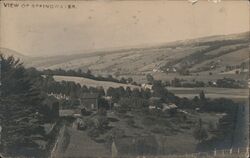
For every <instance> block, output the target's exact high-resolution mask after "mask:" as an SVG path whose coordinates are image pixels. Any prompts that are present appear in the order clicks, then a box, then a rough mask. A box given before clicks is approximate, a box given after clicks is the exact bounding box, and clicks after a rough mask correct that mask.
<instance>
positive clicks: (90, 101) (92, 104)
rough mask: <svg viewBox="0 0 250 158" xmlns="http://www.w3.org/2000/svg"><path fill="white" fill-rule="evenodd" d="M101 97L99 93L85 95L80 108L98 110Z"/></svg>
mask: <svg viewBox="0 0 250 158" xmlns="http://www.w3.org/2000/svg"><path fill="white" fill-rule="evenodd" d="M99 99H100V97H99V95H98V94H97V93H84V94H83V95H82V97H81V98H80V107H82V108H85V109H86V110H98V108H99Z"/></svg>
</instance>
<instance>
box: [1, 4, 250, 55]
mask: <svg viewBox="0 0 250 158" xmlns="http://www.w3.org/2000/svg"><path fill="white" fill-rule="evenodd" d="M0 3H1V8H0V9H1V11H0V13H1V14H0V20H1V25H0V35H1V36H0V37H1V38H0V46H1V47H4V48H9V49H13V50H15V51H17V52H19V53H22V54H24V55H29V56H51V55H60V54H71V53H88V52H91V51H93V50H101V49H109V48H125V47H130V46H147V45H154V44H159V43H167V42H171V41H177V40H185V39H193V38H197V37H204V36H212V35H226V34H234V33H241V32H246V31H249V4H248V2H247V1H225V0H224V1H222V2H220V3H212V2H207V1H199V2H198V3H196V4H195V5H192V4H191V3H189V2H187V1H166V0H165V1H161V0H159V1H107V0H106V1H81V2H80V1H78V2H72V1H71V2H66V1H61V2H57V1H52V2H41V1H38V2H31V1H23V2H15V1H12V2H11V3H18V4H19V5H20V6H21V5H22V4H29V5H30V6H31V5H32V4H35V5H36V4H51V5H58V4H61V5H63V6H67V5H68V4H71V5H72V4H74V5H75V6H76V8H75V9H65V8H63V9H62V8H57V9H47V8H32V7H25V8H22V7H20V6H19V7H17V8H10V7H4V4H3V3H6V2H2V1H1V2H0ZM5 5H6V4H5Z"/></svg>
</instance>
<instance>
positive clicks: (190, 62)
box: [25, 33, 249, 82]
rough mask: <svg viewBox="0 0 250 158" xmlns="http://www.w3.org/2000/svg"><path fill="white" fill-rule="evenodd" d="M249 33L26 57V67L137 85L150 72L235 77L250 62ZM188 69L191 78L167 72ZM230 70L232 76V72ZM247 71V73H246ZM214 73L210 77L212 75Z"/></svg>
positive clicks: (202, 77)
mask: <svg viewBox="0 0 250 158" xmlns="http://www.w3.org/2000/svg"><path fill="white" fill-rule="evenodd" d="M248 47H249V33H242V34H233V35H223V36H212V37H204V38H199V39H191V40H183V41H176V42H172V43H167V44H159V45H154V46H140V47H131V48H123V49H117V50H103V51H96V52H89V53H88V52H82V54H81V53H80V52H79V53H80V54H72V55H61V56H52V57H49V58H46V57H40V58H38V57H37V58H29V59H27V58H25V59H26V60H25V65H26V66H28V67H31V66H32V67H36V68H38V69H58V68H61V69H66V70H69V69H82V70H87V69H90V70H91V71H92V72H94V73H95V74H99V75H107V74H113V75H115V76H116V77H123V76H126V77H128V76H130V77H133V78H134V80H136V81H137V82H143V81H145V75H146V74H148V73H150V74H153V76H154V77H155V78H157V79H162V80H165V79H166V80H170V79H173V78H175V77H179V78H185V79H190V80H193V79H194V78H196V79H198V80H207V79H208V78H209V79H217V78H223V77H232V78H237V79H240V78H242V77H244V76H241V75H235V71H234V68H231V69H230V70H227V68H228V66H231V67H237V66H238V67H239V66H240V65H242V64H248V61H249V51H248ZM172 67H174V68H176V70H177V72H178V71H181V70H183V69H187V70H189V72H190V75H189V76H182V75H180V74H179V73H176V72H168V69H169V68H172ZM230 71H231V73H230ZM244 71H246V72H247V71H248V70H244ZM210 72H211V73H212V74H213V76H211V74H210V75H209V73H210Z"/></svg>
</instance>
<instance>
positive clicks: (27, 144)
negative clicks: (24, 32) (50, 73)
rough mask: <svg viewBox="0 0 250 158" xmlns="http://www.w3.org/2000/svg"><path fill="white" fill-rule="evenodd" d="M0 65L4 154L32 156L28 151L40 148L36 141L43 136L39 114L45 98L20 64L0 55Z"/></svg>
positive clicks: (0, 112)
mask: <svg viewBox="0 0 250 158" xmlns="http://www.w3.org/2000/svg"><path fill="white" fill-rule="evenodd" d="M0 62H1V87H0V91H1V97H0V119H1V121H0V122H1V126H2V133H1V134H2V137H1V138H2V139H1V144H2V152H4V153H5V154H10V153H11V154H17V155H20V154H23V153H26V154H29V152H28V151H31V150H32V151H33V152H34V150H36V149H38V148H39V146H38V144H37V143H36V142H35V141H34V140H35V139H37V138H34V137H35V136H40V138H41V137H42V135H43V134H44V130H43V127H42V126H41V123H42V118H43V115H42V113H40V111H41V108H42V107H41V103H42V100H43V98H42V97H41V95H40V91H39V89H36V88H35V87H34V83H35V81H34V80H32V79H31V78H30V76H29V75H28V74H27V71H26V69H25V68H24V67H23V66H22V64H21V63H20V61H19V60H15V59H14V58H13V57H7V58H5V57H4V56H3V55H1V54H0ZM38 139H39V138H38ZM37 153H38V152H37Z"/></svg>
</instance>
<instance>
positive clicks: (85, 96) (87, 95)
mask: <svg viewBox="0 0 250 158" xmlns="http://www.w3.org/2000/svg"><path fill="white" fill-rule="evenodd" d="M98 97H99V94H98V93H83V95H82V97H81V98H82V99H96V98H98Z"/></svg>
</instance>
